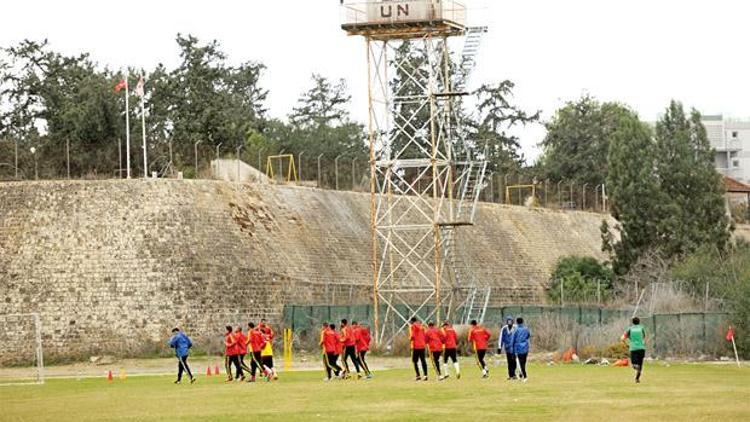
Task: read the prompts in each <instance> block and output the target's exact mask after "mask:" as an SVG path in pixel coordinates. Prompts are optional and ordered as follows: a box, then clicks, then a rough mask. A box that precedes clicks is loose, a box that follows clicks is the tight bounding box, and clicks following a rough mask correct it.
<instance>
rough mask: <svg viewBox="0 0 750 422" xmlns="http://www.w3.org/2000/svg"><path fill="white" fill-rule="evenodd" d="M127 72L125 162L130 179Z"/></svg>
mask: <svg viewBox="0 0 750 422" xmlns="http://www.w3.org/2000/svg"><path fill="white" fill-rule="evenodd" d="M129 76H130V75H128V72H127V71H126V72H125V152H126V154H125V162H126V165H127V167H128V168H127V171H126V173H127V175H128V179H130V103H129V100H128V97H130V91H129V87H128V85H129V84H128V77H129Z"/></svg>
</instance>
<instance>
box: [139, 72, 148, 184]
mask: <svg viewBox="0 0 750 422" xmlns="http://www.w3.org/2000/svg"><path fill="white" fill-rule="evenodd" d="M141 81H143V84H144V85H145V83H146V81H145V79H143V75H141V80H140V81H138V83H139V84H140V83H141ZM140 89H141V92H140V94H141V128H142V129H143V177H145V178H146V179H148V151H147V150H146V100H145V97H146V88H145V86H143V85H141V88H140Z"/></svg>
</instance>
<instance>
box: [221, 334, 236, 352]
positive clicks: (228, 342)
mask: <svg viewBox="0 0 750 422" xmlns="http://www.w3.org/2000/svg"><path fill="white" fill-rule="evenodd" d="M224 353H225V354H226V355H227V356H234V355H236V354H237V339H236V338H235V336H234V334H233V333H226V334H224Z"/></svg>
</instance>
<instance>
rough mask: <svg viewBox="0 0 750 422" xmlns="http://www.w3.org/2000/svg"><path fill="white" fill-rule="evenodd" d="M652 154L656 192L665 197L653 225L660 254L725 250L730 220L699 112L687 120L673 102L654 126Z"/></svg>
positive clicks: (680, 108) (676, 103)
mask: <svg viewBox="0 0 750 422" xmlns="http://www.w3.org/2000/svg"><path fill="white" fill-rule="evenodd" d="M656 154H657V157H658V160H657V164H656V172H657V174H658V175H659V183H660V189H661V191H662V192H663V193H664V194H665V195H666V196H667V197H668V202H667V206H666V207H665V214H664V216H663V219H661V221H659V224H658V227H657V231H658V233H659V235H660V242H659V243H660V248H661V249H662V252H663V254H664V255H665V256H666V257H672V256H679V255H682V254H684V253H688V252H692V251H694V250H696V249H697V248H698V247H700V246H704V245H709V246H715V247H716V248H718V249H719V250H724V248H725V247H726V245H727V243H728V241H729V237H730V222H729V218H728V216H727V214H726V209H725V202H724V190H723V188H722V181H721V176H720V175H719V173H718V172H717V171H716V169H715V168H714V157H713V150H712V149H711V145H710V143H709V141H708V136H707V135H706V129H705V127H704V126H703V124H702V123H701V116H700V113H698V112H697V111H695V110H693V111H692V112H691V115H690V117H687V116H686V115H685V112H684V110H683V107H682V104H681V103H679V102H676V101H672V102H671V103H670V105H669V107H668V108H667V110H666V113H665V114H664V116H663V117H662V118H661V119H660V120H659V122H658V123H657V124H656Z"/></svg>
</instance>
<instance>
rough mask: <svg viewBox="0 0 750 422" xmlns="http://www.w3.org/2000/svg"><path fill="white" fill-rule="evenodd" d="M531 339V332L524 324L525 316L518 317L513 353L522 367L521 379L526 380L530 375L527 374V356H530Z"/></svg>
mask: <svg viewBox="0 0 750 422" xmlns="http://www.w3.org/2000/svg"><path fill="white" fill-rule="evenodd" d="M530 339H531V332H529V329H528V328H526V326H525V325H523V318H517V319H516V328H515V330H514V331H513V334H512V335H511V341H510V342H511V345H512V347H513V353H514V354H515V355H516V357H517V358H518V364H519V366H520V367H521V375H520V376H521V379H522V380H523V382H526V379H527V378H528V376H527V375H526V358H528V356H529V342H530Z"/></svg>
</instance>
